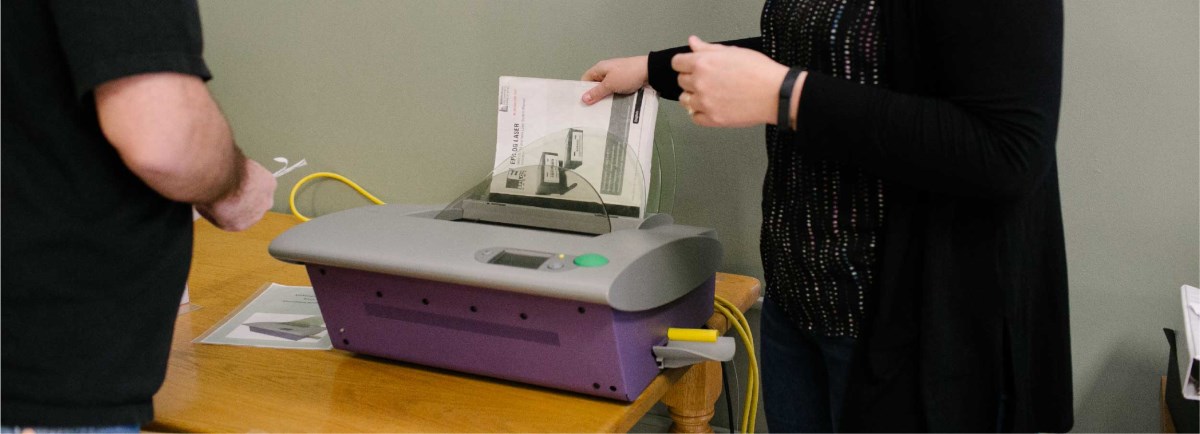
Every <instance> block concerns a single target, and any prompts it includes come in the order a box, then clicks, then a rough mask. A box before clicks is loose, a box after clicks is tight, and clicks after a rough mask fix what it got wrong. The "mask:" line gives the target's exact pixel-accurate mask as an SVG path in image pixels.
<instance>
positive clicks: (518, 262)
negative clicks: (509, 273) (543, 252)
mask: <svg viewBox="0 0 1200 434" xmlns="http://www.w3.org/2000/svg"><path fill="white" fill-rule="evenodd" d="M547 259H550V257H549V256H536V255H522V254H517V253H513V252H509V251H504V252H500V253H499V254H497V255H496V256H495V257H493V258H492V260H491V261H488V262H489V263H492V264H499V265H507V266H510V267H520V268H528V269H531V270H536V269H538V268H539V267H541V266H542V264H544V263H545V262H546V260H547Z"/></svg>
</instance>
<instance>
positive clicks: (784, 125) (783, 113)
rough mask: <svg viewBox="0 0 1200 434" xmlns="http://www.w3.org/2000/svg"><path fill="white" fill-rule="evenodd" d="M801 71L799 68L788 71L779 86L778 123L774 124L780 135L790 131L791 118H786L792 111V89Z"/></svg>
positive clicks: (802, 69)
mask: <svg viewBox="0 0 1200 434" xmlns="http://www.w3.org/2000/svg"><path fill="white" fill-rule="evenodd" d="M801 71H804V68H801V67H799V66H797V67H794V68H791V69H788V72H787V75H784V76H783V84H782V85H780V86H779V123H777V124H775V128H777V129H778V131H779V132H781V133H782V132H783V131H787V130H791V129H792V122H791V116H788V115H789V114H790V113H791V109H792V88H793V87H796V78H797V77H799V76H800V72H801Z"/></svg>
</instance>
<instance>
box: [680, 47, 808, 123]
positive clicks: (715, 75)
mask: <svg viewBox="0 0 1200 434" xmlns="http://www.w3.org/2000/svg"><path fill="white" fill-rule="evenodd" d="M688 45H690V46H691V47H692V52H691V53H684V54H677V55H675V57H674V58H672V59H671V68H674V69H675V71H678V72H679V87H681V88H683V91H684V92H683V94H681V95H680V96H679V103H680V104H682V105H683V107H684V108H686V109H687V110H688V113H690V114H691V115H692V122H695V123H696V124H697V125H703V126H707V127H748V126H753V125H760V124H775V123H776V122H777V121H776V120H777V119H778V113H779V111H778V110H779V105H778V104H779V86H780V84H781V83H783V76H784V75H787V71H788V67H786V66H783V65H780V64H779V63H776V62H775V61H774V60H771V58H770V57H767V56H766V55H764V54H762V53H759V52H757V51H754V50H750V49H746V48H740V47H730V46H726V45H720V44H710V43H707V42H704V41H702V40H700V38H698V37H696V36H691V37H689V38H688Z"/></svg>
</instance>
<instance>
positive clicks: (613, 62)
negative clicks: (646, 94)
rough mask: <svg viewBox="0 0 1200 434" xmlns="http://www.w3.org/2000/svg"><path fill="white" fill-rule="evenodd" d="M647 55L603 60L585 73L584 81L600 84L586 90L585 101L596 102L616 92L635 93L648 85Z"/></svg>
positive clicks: (586, 102)
mask: <svg viewBox="0 0 1200 434" xmlns="http://www.w3.org/2000/svg"><path fill="white" fill-rule="evenodd" d="M647 74H648V73H647V72H646V56H633V57H621V58H616V59H608V60H601V61H600V62H597V63H596V64H595V65H593V66H592V67H591V68H589V69H588V70H587V72H584V73H583V78H580V80H583V81H598V82H600V84H598V85H596V87H593V88H592V89H591V90H589V91H587V92H584V94H583V103H584V104H587V105H592V104H595V103H596V102H597V101H600V100H602V99H604V98H607V97H608V96H609V95H612V94H614V93H621V94H626V93H634V92H637V90H638V89H641V88H642V86H645V85H646V79H647Z"/></svg>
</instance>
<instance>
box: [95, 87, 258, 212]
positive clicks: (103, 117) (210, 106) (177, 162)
mask: <svg viewBox="0 0 1200 434" xmlns="http://www.w3.org/2000/svg"><path fill="white" fill-rule="evenodd" d="M95 95H96V111H97V113H98V115H99V118H100V128H101V130H103V132H104V135H105V137H107V138H108V141H109V142H111V143H112V145H113V147H115V148H116V149H117V152H118V153H119V154H120V155H121V159H122V160H123V161H124V162H125V164H126V166H128V167H129V168H130V170H132V171H133V172H134V173H135V174H136V175H137V176H138V177H140V178H141V179H142V180H143V181H145V182H146V184H147V185H149V186H150V187H151V188H153V189H154V190H155V191H157V192H158V193H159V194H162V195H163V196H165V197H167V198H169V199H172V200H176V201H179V202H186V203H191V204H195V205H196V208H197V210H198V211H200V213H201V214H203V215H204V217H205V218H207V219H209V220H210V221H212V222H213V224H215V225H217V226H218V227H220V228H222V229H226V230H235V231H236V230H243V229H246V228H248V227H250V226H251V225H253V224H254V223H255V222H257V221H258V219H259V218H261V217H262V214H263V213H264V212H266V211H267V210H268V209H270V207H271V205H272V199H273V195H274V190H275V179H274V178H273V177H272V176H271V174H270V172H268V171H267V170H266V169H265V168H263V167H262V166H261V165H259V164H258V163H255V162H254V161H252V160H248V159H246V158H245V157H244V156H243V155H242V153H241V150H239V149H238V148H237V146H236V145H235V144H234V142H233V136H232V133H231V132H230V130H229V124H228V123H227V122H226V121H225V117H224V116H223V115H222V114H221V111H220V109H219V108H218V107H217V104H216V102H215V101H213V99H212V96H211V95H210V94H209V92H208V87H207V86H206V85H205V84H204V82H203V81H202V80H201V79H200V78H198V77H196V76H193V75H188V74H179V73H172V72H158V73H147V74H138V75H132V76H128V77H123V78H119V79H115V80H111V81H108V82H105V83H102V84H100V85H99V86H97V87H96V89H95Z"/></svg>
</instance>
